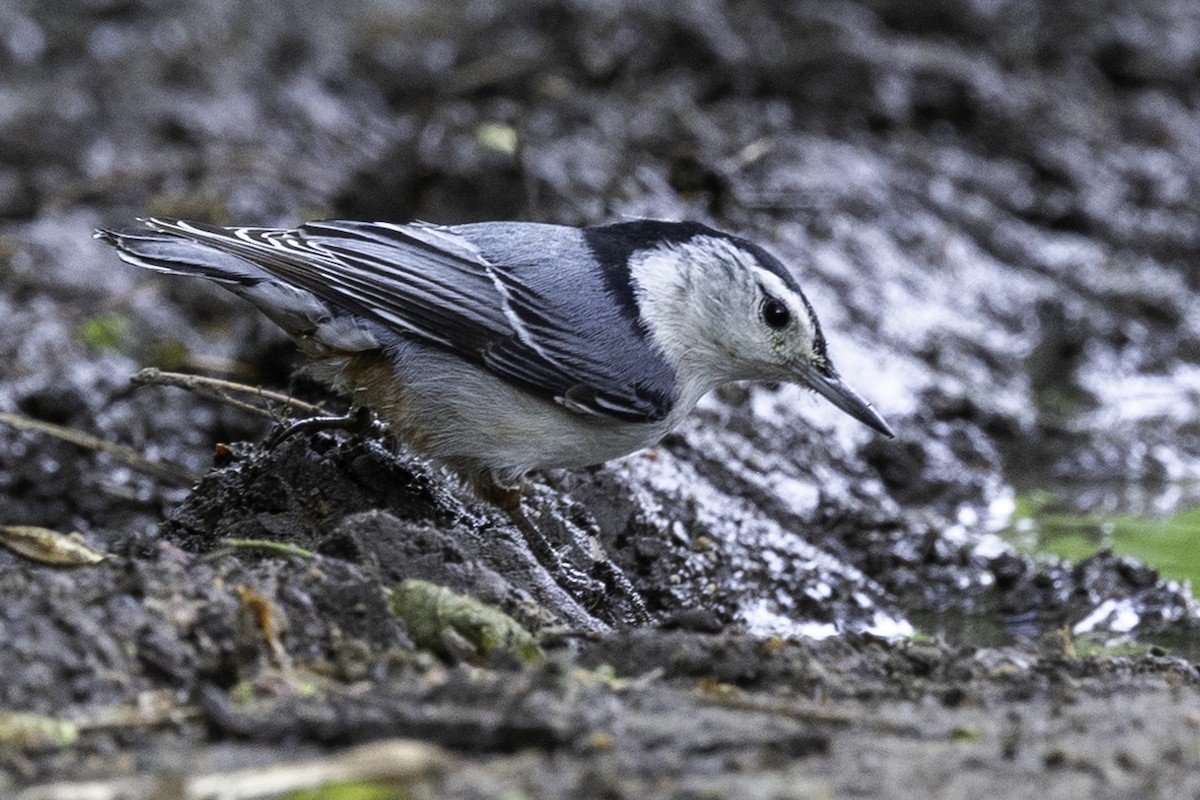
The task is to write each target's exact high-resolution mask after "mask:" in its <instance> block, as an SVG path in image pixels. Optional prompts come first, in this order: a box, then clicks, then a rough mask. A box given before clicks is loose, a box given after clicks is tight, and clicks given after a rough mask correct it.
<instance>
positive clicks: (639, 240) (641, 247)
mask: <svg viewBox="0 0 1200 800" xmlns="http://www.w3.org/2000/svg"><path fill="white" fill-rule="evenodd" d="M697 236H717V237H727V235H726V234H724V233H721V232H720V231H716V230H713V229H712V228H710V227H708V226H707V225H701V224H700V223H699V222H664V221H662V220H656V219H639V220H633V221H631V222H617V223H614V224H612V225H599V226H596V227H594V228H584V229H583V238H584V242H585V243H586V244H587V246H588V249H589V250H591V251H592V255H594V256H595V257H596V260H597V261H598V262H599V264H600V267H601V274H602V275H603V277H604V285H605V288H606V289H608V292H609V294H610V295H611V296H612V297H613V298H614V299H615V300H616V301H617V304H618V306H619V307H620V310H621V314H622V316H625V317H627V318H629V319H632V320H638V319H640V312H639V310H638V305H637V297H636V296H635V295H634V288H633V280H632V278H631V276H630V274H629V262H630V260H631V259H632V258H633V257H634V256H636V255H637V254H638V253H641V252H644V251H646V250H653V249H654V248H656V247H662V246H663V245H671V244H683V243H684V242H689V241H691V240H692V239H694V238H695V237H697Z"/></svg>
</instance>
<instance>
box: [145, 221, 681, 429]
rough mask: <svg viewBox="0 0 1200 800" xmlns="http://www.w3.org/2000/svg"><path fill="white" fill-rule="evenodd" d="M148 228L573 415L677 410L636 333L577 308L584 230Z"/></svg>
mask: <svg viewBox="0 0 1200 800" xmlns="http://www.w3.org/2000/svg"><path fill="white" fill-rule="evenodd" d="M147 224H148V225H150V226H151V227H152V228H154V229H155V230H157V231H160V232H162V233H167V234H171V235H174V236H178V237H182V238H185V239H188V240H191V241H194V242H198V243H200V244H203V245H206V246H207V247H209V248H212V249H214V250H216V251H218V252H219V253H222V254H227V255H229V256H235V257H237V258H239V259H244V260H245V261H248V262H250V263H252V264H254V265H256V266H258V267H259V268H261V269H262V270H263V271H265V272H267V273H269V274H270V275H272V276H274V277H276V278H278V279H280V280H281V281H283V282H285V283H288V284H291V285H293V286H296V287H298V288H301V289H303V290H305V291H308V292H311V293H312V294H313V295H315V296H316V297H318V298H320V299H321V300H324V301H326V302H328V303H330V304H332V305H334V306H337V307H339V308H342V309H345V310H346V311H349V312H352V313H354V314H357V315H359V316H362V317H364V318H366V319H369V320H372V321H374V322H376V323H378V324H381V325H383V326H384V327H386V328H390V329H393V330H396V331H398V332H400V333H402V334H405V335H407V336H411V337H415V338H417V339H420V340H423V341H426V342H428V343H431V344H434V345H437V346H441V347H444V348H447V349H449V350H452V351H453V352H455V353H457V354H459V355H460V356H462V357H463V358H466V359H468V360H470V361H473V362H475V363H477V364H479V365H481V366H483V367H485V368H487V369H489V370H490V371H492V372H494V373H495V374H496V375H498V376H500V377H501V378H503V379H504V380H507V381H509V382H510V383H513V384H515V385H517V386H519V387H521V388H522V389H525V390H526V391H529V392H531V393H533V394H536V395H538V396H542V397H546V398H548V399H552V400H554V401H556V402H558V403H560V404H561V405H563V406H564V407H566V408H569V409H571V410H573V411H576V412H579V413H585V414H593V415H599V416H604V417H611V418H615V419H620V420H625V421H637V422H652V421H658V420H661V419H663V418H664V417H665V416H666V415H667V414H668V413H669V412H670V410H671V407H672V405H673V403H674V399H675V396H674V391H673V375H672V373H671V372H670V370H669V368H668V367H667V366H666V365H665V363H663V362H662V358H661V356H660V355H659V354H658V353H657V352H656V351H653V350H652V348H651V347H650V346H649V344H648V343H647V342H646V341H645V340H644V337H641V336H639V335H638V334H637V330H636V322H633V321H631V320H629V319H627V318H623V317H622V314H621V313H619V312H616V311H614V310H613V309H612V308H609V306H611V305H612V303H610V302H603V301H604V300H605V298H604V297H597V296H595V295H591V296H590V299H591V301H592V302H581V301H580V296H579V293H578V290H579V289H580V288H581V287H580V285H579V282H580V281H581V280H587V279H588V278H589V276H586V275H582V276H581V275H579V274H578V273H579V272H580V271H579V270H578V269H574V270H573V269H572V268H571V267H572V263H574V265H575V266H578V264H579V262H578V255H579V254H578V253H574V252H572V253H566V252H561V250H562V248H563V247H568V246H570V245H571V243H572V242H573V241H575V239H579V237H578V232H577V231H576V230H575V229H571V228H561V227H558V226H548V225H539V226H533V225H530V224H523V223H491V224H488V225H481V226H463V227H461V228H455V229H451V228H444V227H440V226H434V225H426V224H423V223H413V224H408V225H394V224H390V223H365V222H352V221H341V220H328V221H322V222H310V223H307V224H305V225H302V226H301V227H299V228H297V229H295V230H280V229H272V228H219V227H215V226H208V225H202V224H198V223H191V222H167V221H163V220H147ZM506 229H507V230H508V231H510V233H509V234H507V235H506V233H505V230H506ZM514 233H515V235H514ZM535 233H536V234H537V235H533V234H535ZM572 236H574V238H572ZM476 241H479V242H480V244H482V245H483V247H482V248H481V246H480V244H477V243H476ZM579 241H580V243H581V242H582V240H581V239H579ZM506 242H507V244H506ZM526 245H528V246H526ZM506 254H507V255H511V256H513V257H514V258H513V260H506V259H505V258H504V256H505V255H506ZM568 256H569V257H570V259H573V261H572V260H570V259H568ZM572 273H575V274H572ZM564 290H565V291H564ZM627 316H628V315H627V314H625V315H624V317H627Z"/></svg>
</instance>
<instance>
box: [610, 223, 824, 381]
mask: <svg viewBox="0 0 1200 800" xmlns="http://www.w3.org/2000/svg"><path fill="white" fill-rule="evenodd" d="M631 275H632V277H633V279H634V281H635V285H636V287H637V291H638V297H639V303H640V306H641V311H642V316H643V318H644V319H645V320H646V322H647V325H648V327H649V329H650V330H651V331H652V332H653V335H654V336H655V338H656V340H657V342H658V345H659V347H660V349H661V350H662V351H663V354H664V355H665V356H666V357H667V358H668V360H670V362H671V363H672V364H674V365H675V366H676V371H677V373H678V375H679V377H680V379H681V381H683V382H684V383H685V384H691V385H687V386H686V387H685V392H687V391H692V392H698V393H699V394H697V395H696V397H697V398H698V397H699V396H700V395H702V394H704V392H706V391H708V390H709V389H712V388H713V387H715V386H717V385H719V384H721V383H726V382H729V381H735V380H765V381H797V380H801V377H800V376H801V374H802V373H801V371H800V370H802V368H804V367H816V368H818V369H823V368H825V367H826V357H825V353H824V341H823V339H822V337H821V334H820V329H819V327H818V325H817V322H816V319H815V317H814V316H813V314H812V311H811V310H810V308H809V307H808V304H807V303H806V302H805V301H804V298H803V297H802V296H800V295H799V294H798V293H797V292H796V291H795V290H794V289H792V288H790V287H789V286H788V285H787V284H786V283H785V282H784V280H783V279H781V278H780V277H779V276H778V275H776V274H775V273H774V272H772V271H770V270H769V269H766V268H764V267H763V266H762V265H761V264H760V263H759V261H758V259H757V258H756V257H755V256H754V255H753V254H752V253H750V252H747V251H746V250H743V249H742V248H740V247H738V246H737V245H735V244H734V243H733V242H730V241H728V240H726V239H721V238H717V237H709V236H697V237H695V238H693V239H691V240H690V241H688V242H686V243H684V244H682V245H675V246H665V247H663V248H659V249H657V250H653V251H650V252H648V253H647V254H646V255H644V256H643V257H642V258H640V259H638V260H636V261H634V262H633V263H632V264H631Z"/></svg>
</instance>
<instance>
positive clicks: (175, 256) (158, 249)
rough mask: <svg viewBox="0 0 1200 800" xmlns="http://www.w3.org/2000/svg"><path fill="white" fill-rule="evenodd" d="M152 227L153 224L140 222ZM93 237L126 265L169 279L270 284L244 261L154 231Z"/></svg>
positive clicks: (103, 232)
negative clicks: (114, 251)
mask: <svg viewBox="0 0 1200 800" xmlns="http://www.w3.org/2000/svg"><path fill="white" fill-rule="evenodd" d="M141 221H144V222H146V223H147V224H151V225H153V224H154V220H141ZM92 237H93V238H95V239H99V240H100V241H102V242H104V243H105V244H110V245H112V246H113V247H115V248H116V249H117V255H118V256H119V257H120V259H121V260H122V261H124V262H126V263H127V264H133V265H134V266H137V267H143V268H145V269H152V270H154V271H155V272H165V273H168V274H171V275H196V276H199V277H202V278H208V279H209V280H213V281H217V282H219V283H225V284H234V285H238V286H245V287H249V286H254V285H256V284H259V283H261V282H263V281H268V280H271V277H270V276H269V275H267V273H265V272H264V271H263V270H261V269H259V268H258V267H256V266H254V264H252V263H251V262H249V261H246V260H245V259H242V258H238V257H237V256H235V255H231V254H229V253H224V252H221V251H220V250H217V249H215V248H212V247H208V246H206V245H203V244H201V243H199V242H197V241H194V240H191V239H184V238H182V237H180V236H176V235H173V234H170V233H160V232H159V231H157V230H125V231H113V230H106V229H104V228H101V229H98V230H96V231H95V232H94V233H93V234H92Z"/></svg>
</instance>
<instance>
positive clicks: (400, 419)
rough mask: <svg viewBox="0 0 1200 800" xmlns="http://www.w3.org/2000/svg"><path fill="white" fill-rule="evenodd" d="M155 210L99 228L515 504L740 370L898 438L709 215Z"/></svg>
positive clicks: (662, 422)
mask: <svg viewBox="0 0 1200 800" xmlns="http://www.w3.org/2000/svg"><path fill="white" fill-rule="evenodd" d="M139 222H140V223H142V226H141V227H140V228H136V229H128V230H112V229H99V230H96V231H95V234H94V235H95V237H96V238H97V239H100V240H101V241H103V242H106V243H107V244H110V245H112V246H114V247H115V248H116V250H117V255H118V256H119V257H120V258H121V259H122V260H124V261H126V262H128V263H130V264H134V265H137V266H139V267H144V268H147V269H150V270H156V271H158V272H163V273H169V274H173V275H190V276H197V277H201V278H206V279H208V280H211V281H215V282H216V283H218V284H221V285H222V286H224V287H225V288H226V289H228V290H230V291H232V292H233V293H234V294H235V295H238V296H239V297H242V298H244V299H245V300H248V301H249V302H250V303H251V304H253V305H254V306H256V307H257V308H258V309H259V310H260V311H261V312H262V313H264V314H265V315H266V316H267V317H269V318H270V319H271V320H272V321H273V322H275V323H276V324H277V325H279V326H280V327H281V328H282V329H283V330H284V331H285V332H286V333H288V334H289V335H290V336H291V338H293V339H294V340H295V341H296V342H297V344H298V346H299V349H300V350H301V351H302V352H303V353H304V355H305V356H307V358H308V361H309V366H310V370H311V372H312V373H313V374H314V376H315V377H317V378H318V379H321V380H323V381H325V382H327V383H328V384H330V385H331V386H332V387H333V388H334V389H336V390H338V391H340V392H343V393H345V394H348V395H349V396H350V397H351V400H352V403H353V404H354V405H355V406H357V407H366V408H368V409H370V410H372V411H374V412H375V413H376V414H377V415H378V416H379V417H380V418H381V419H383V420H384V421H386V422H387V423H388V424H389V426H390V428H391V430H392V431H393V432H395V433H396V434H397V435H398V436H399V438H400V439H401V440H402V441H404V442H405V443H406V444H407V445H408V446H409V447H410V448H411V449H412V450H414V451H415V452H417V453H419V454H422V455H424V456H427V457H429V458H430V459H432V460H433V461H435V462H438V463H441V464H443V465H445V466H446V467H448V468H450V469H451V470H452V471H453V472H455V473H457V474H459V475H460V476H462V477H463V478H464V479H466V481H467V482H468V483H469V484H470V485H471V486H472V487H473V488H474V489H475V491H476V492H477V494H478V495H479V496H480V497H482V498H484V499H485V500H488V501H490V502H492V503H494V504H496V505H497V506H499V507H501V508H506V509H512V508H514V507H517V506H519V503H520V496H521V486H522V482H523V480H524V478H525V476H526V475H527V474H528V473H530V472H533V471H540V470H548V469H574V468H582V467H587V466H592V465H596V464H601V463H603V462H606V461H609V460H611V459H614V458H618V457H621V456H625V455H627V454H629V453H632V452H635V451H638V450H641V449H643V448H646V447H649V446H652V445H654V444H656V443H657V442H659V441H660V440H661V439H663V437H664V436H666V435H667V434H668V433H669V432H671V431H672V430H673V429H675V428H676V427H677V426H678V425H679V424H680V423H681V422H682V421H683V419H684V418H685V417H686V416H687V415H688V413H689V412H690V411H691V410H692V409H693V408H694V407H695V406H696V404H697V403H698V402H699V401H700V399H701V398H702V397H703V396H704V395H705V394H707V393H708V392H709V391H711V390H713V389H715V388H717V387H719V386H721V385H723V384H727V383H731V382H739V381H766V382H776V383H778V382H792V383H797V384H799V385H801V386H804V387H807V388H808V389H811V390H813V391H814V392H816V393H817V394H818V395H821V396H822V397H824V398H825V399H827V400H828V401H830V402H831V403H832V404H833V405H834V406H836V407H837V408H839V409H841V410H842V411H844V412H846V413H847V414H849V415H850V416H851V417H853V418H854V419H856V420H859V421H860V422H862V423H865V424H866V425H867V426H869V427H870V428H872V429H874V430H875V431H878V432H879V433H881V434H883V435H885V436H888V437H893V436H894V433H893V431H892V429H891V428H890V427H889V425H888V423H887V422H886V421H885V420H884V418H883V417H882V416H881V415H880V414H879V412H877V411H876V410H875V408H874V407H873V406H872V405H871V404H870V403H868V402H867V401H866V400H865V399H863V398H862V397H861V396H860V395H859V394H858V393H857V392H855V391H854V390H853V389H851V388H850V387H849V386H848V385H847V384H846V383H845V382H844V381H843V380H842V378H841V376H840V374H839V373H838V371H837V369H836V368H835V367H834V365H833V362H832V361H831V359H830V356H829V352H828V347H827V344H826V340H825V336H824V334H823V333H822V330H821V325H820V323H819V321H818V320H817V315H816V312H815V311H814V309H813V307H812V305H811V303H810V302H809V300H808V298H807V297H806V296H805V294H804V292H803V291H802V289H801V287H800V284H799V283H798V281H797V279H796V277H795V276H794V275H793V274H792V272H791V271H790V270H789V269H788V268H787V267H785V266H784V264H783V263H782V262H781V261H780V260H779V259H778V258H776V257H775V256H773V255H772V254H770V253H769V252H768V251H767V250H766V249H765V248H763V247H761V246H759V245H757V244H754V243H752V242H751V241H749V240H747V239H744V238H742V237H739V236H735V235H732V234H729V233H725V232H722V231H719V230H716V229H714V228H711V227H709V226H707V225H704V224H701V223H698V222H688V221H679V222H676V221H662V220H652V219H636V220H627V221H622V222H616V223H611V224H605V225H598V226H593V227H583V228H579V227H571V226H565V225H554V224H547V223H537V222H478V223H470V224H461V225H436V224H431V223H427V222H408V223H392V222H359V221H352V220H340V219H334V220H322V221H313V222H306V223H304V224H301V225H298V226H296V227H293V228H270V227H221V226H216V225H212V224H208V223H202V222H194V221H186V220H168V219H157V218H150V219H143V220H139Z"/></svg>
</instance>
